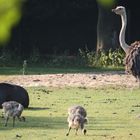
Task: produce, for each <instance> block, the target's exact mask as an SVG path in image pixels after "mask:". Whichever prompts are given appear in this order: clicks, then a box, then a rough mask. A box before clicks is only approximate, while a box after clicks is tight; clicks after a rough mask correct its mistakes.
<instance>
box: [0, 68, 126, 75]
mask: <svg viewBox="0 0 140 140" xmlns="http://www.w3.org/2000/svg"><path fill="white" fill-rule="evenodd" d="M114 70H115V71H120V70H123V71H124V68H123V67H118V68H117V67H115V68H114V67H108V68H101V67H100V68H98V67H47V66H42V67H41V66H36V67H35V66H31V67H30V66H28V67H27V69H26V73H27V75H33V74H57V73H87V72H104V71H114ZM21 74H22V66H21V67H20V66H16V67H0V75H21Z"/></svg>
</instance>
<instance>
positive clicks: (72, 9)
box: [6, 0, 140, 57]
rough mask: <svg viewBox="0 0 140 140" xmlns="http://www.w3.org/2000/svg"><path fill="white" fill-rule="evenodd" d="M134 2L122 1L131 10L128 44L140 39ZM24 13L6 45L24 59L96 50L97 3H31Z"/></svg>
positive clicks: (64, 0) (62, 0)
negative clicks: (35, 51)
mask: <svg viewBox="0 0 140 140" xmlns="http://www.w3.org/2000/svg"><path fill="white" fill-rule="evenodd" d="M134 2H135V3H134ZM134 2H133V1H130V0H120V1H118V5H123V6H125V7H126V8H127V13H128V22H129V23H128V28H127V33H128V34H127V42H128V43H130V42H133V41H135V40H139V39H140V30H139V25H140V20H139V17H140V10H139V7H138V5H139V3H138V1H137V2H136V1H134ZM22 11H23V15H22V19H21V21H20V23H19V24H18V26H16V27H15V28H14V29H13V32H12V38H11V40H10V42H9V43H8V44H7V45H6V48H8V49H9V50H11V51H13V52H15V53H18V54H19V55H21V56H23V57H28V56H30V55H31V53H32V52H33V51H34V50H37V51H38V52H39V53H40V54H42V55H46V54H63V53H67V54H68V55H75V54H76V53H77V52H78V49H79V48H85V47H88V49H89V50H96V40H97V37H96V34H97V33H96V28H97V18H98V5H97V3H96V0H27V2H26V3H25V4H24V6H23V9H22Z"/></svg>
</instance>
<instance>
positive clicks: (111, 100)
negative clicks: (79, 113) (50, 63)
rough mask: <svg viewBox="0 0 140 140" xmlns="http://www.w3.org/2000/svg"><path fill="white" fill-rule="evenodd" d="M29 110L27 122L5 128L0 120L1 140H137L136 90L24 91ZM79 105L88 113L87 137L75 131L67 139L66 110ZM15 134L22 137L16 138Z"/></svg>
mask: <svg viewBox="0 0 140 140" xmlns="http://www.w3.org/2000/svg"><path fill="white" fill-rule="evenodd" d="M27 90H28V92H29V96H30V107H29V109H26V110H24V111H23V114H22V115H23V116H25V117H26V122H19V121H18V120H17V121H16V124H15V128H13V127H12V119H10V120H9V123H8V126H7V127H4V126H3V122H4V119H3V118H0V120H1V125H0V131H1V133H0V138H1V139H2V140H15V139H23V140H30V139H31V138H32V139H34V140H46V139H47V140H55V139H56V140H66V139H68V140H85V139H86V140H91V139H92V140H93V139H96V140H102V139H103V140H111V139H116V140H129V139H131V140H136V139H139V138H140V133H139V131H140V127H139V121H140V120H139V117H138V116H139V114H140V109H139V107H140V102H139V96H140V95H139V90H138V89H133V90H130V89H124V88H119V87H104V88H99V89H87V88H80V87H79V88H73V87H72V88H70V87H66V88H48V87H32V88H27ZM75 104H79V105H82V106H84V107H85V108H86V110H87V114H88V120H89V121H88V124H87V125H86V128H87V135H86V136H84V135H83V134H82V133H81V131H78V135H77V136H75V135H74V132H75V131H74V130H73V129H72V130H71V133H70V135H69V136H68V137H66V133H67V129H68V124H67V108H68V107H70V106H72V105H75ZM17 135H19V136H21V138H18V137H16V136H17Z"/></svg>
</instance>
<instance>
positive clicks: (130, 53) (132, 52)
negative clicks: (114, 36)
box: [112, 6, 140, 87]
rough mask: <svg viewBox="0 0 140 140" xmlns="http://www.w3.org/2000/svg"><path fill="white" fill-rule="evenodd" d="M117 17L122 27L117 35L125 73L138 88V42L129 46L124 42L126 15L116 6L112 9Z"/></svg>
mask: <svg viewBox="0 0 140 140" xmlns="http://www.w3.org/2000/svg"><path fill="white" fill-rule="evenodd" d="M112 11H113V12H115V13H116V14H117V15H120V16H121V20H122V27H121V30H120V35H119V42H120V46H121V47H122V49H123V50H124V51H125V53H126V57H125V59H124V60H125V61H124V62H125V69H126V72H127V73H130V74H132V75H133V76H134V77H135V78H136V79H137V80H138V81H139V87H140V41H136V42H134V43H132V44H131V45H128V44H127V43H126V42H125V31H126V26H127V15H126V10H125V7H123V6H117V7H116V8H115V9H112Z"/></svg>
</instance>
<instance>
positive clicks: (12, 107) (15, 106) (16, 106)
mask: <svg viewBox="0 0 140 140" xmlns="http://www.w3.org/2000/svg"><path fill="white" fill-rule="evenodd" d="M2 108H3V112H4V118H5V126H7V122H8V120H9V117H13V127H14V125H15V118H16V117H17V118H18V119H19V121H25V118H24V117H21V114H22V112H23V109H24V107H23V105H21V104H20V103H18V102H16V101H8V102H4V103H3V104H2Z"/></svg>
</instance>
